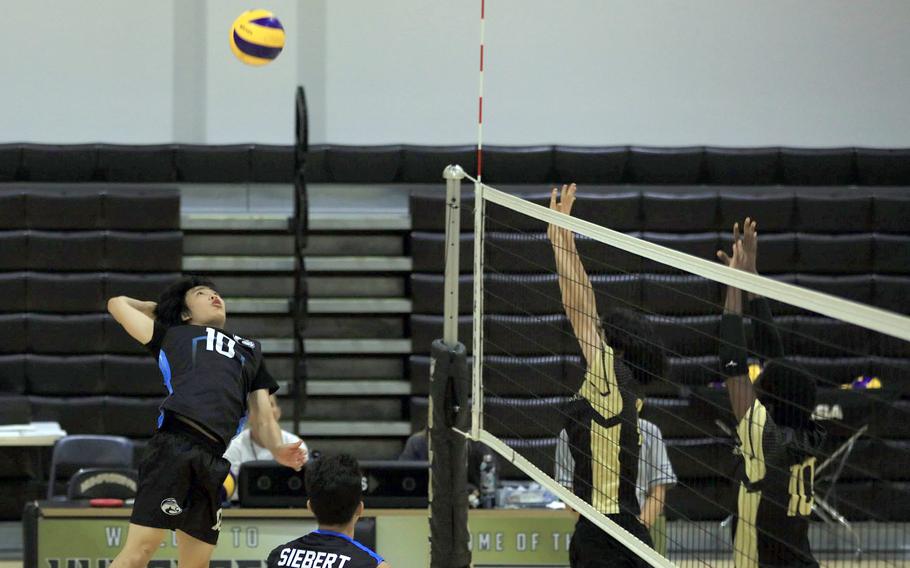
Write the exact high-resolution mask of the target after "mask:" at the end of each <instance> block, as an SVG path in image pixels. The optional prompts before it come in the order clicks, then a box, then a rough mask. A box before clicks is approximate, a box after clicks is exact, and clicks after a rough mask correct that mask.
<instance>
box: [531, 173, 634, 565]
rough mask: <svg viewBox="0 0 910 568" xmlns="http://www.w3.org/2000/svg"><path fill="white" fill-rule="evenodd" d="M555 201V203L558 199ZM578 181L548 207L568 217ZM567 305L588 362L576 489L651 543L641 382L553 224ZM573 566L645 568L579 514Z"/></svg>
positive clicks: (571, 243)
mask: <svg viewBox="0 0 910 568" xmlns="http://www.w3.org/2000/svg"><path fill="white" fill-rule="evenodd" d="M557 198H558V199H557ZM574 201H575V184H572V185H570V186H565V185H564V186H563V187H562V194H561V196H560V195H559V192H558V191H557V190H556V189H555V188H554V189H553V192H552V194H551V196H550V208H551V209H553V210H555V211H559V212H561V213H565V214H567V215H570V214H571V212H572V205H573V203H574ZM547 236H548V237H549V238H550V242H551V243H552V245H553V253H554V255H555V257H556V268H557V272H558V274H559V288H560V291H561V293H562V303H563V307H564V309H565V312H566V316H567V317H568V318H569V322H570V323H571V324H572V330H573V331H574V332H575V338H576V339H577V340H578V343H579V345H580V346H581V351H582V354H583V355H584V360H585V363H586V365H587V371H586V373H585V379H584V383H583V384H582V386H581V388H580V389H579V390H578V393H577V394H576V396H575V399H574V400H573V402H572V403H571V405H570V409H569V410H568V412H567V414H569V420H568V423H567V424H566V432H567V433H568V436H569V450H570V451H571V453H572V457H573V458H574V460H575V473H574V479H573V491H574V492H575V494H576V495H578V496H579V497H581V498H582V499H584V500H585V501H586V502H588V503H590V504H591V505H592V506H593V507H594V508H595V509H597V510H598V511H599V512H601V513H603V514H604V515H606V516H607V517H608V518H610V519H611V520H613V521H614V522H616V523H617V524H618V525H619V526H621V527H622V528H624V529H625V530H627V531H628V532H630V533H631V534H632V535H633V536H635V537H637V538H638V539H639V540H641V541H642V542H643V543H645V544H646V545H647V546H652V544H651V538H650V536H649V535H648V531H647V529H646V528H645V526H644V524H642V522H641V521H640V520H639V516H638V514H639V510H640V509H639V505H638V500H637V497H636V495H635V483H636V479H637V477H638V455H639V449H640V432H639V430H638V408H637V406H636V401H637V398H638V396H637V392H638V389H637V385H636V384H635V382H636V381H635V378H634V377H633V374H632V372H631V370H630V369H629V368H628V367H627V366H626V365H625V364H624V363H623V362H622V361H621V360H620V359H619V358H618V357H617V356H616V353H615V351H614V346H611V345H609V344H608V343H607V340H606V336H605V334H604V328H603V327H604V326H603V325H602V322H601V321H600V320H599V319H598V315H597V314H598V312H597V305H596V299H595V297H594V289H593V288H592V287H591V281H590V279H589V278H588V275H587V273H586V272H585V268H584V265H583V264H582V262H581V258H580V257H579V255H578V250H577V248H576V246H575V236H574V234H573V233H572V231H569V230H567V229H562V228H559V227H557V226H555V225H550V227H549V228H548V230H547ZM569 561H570V563H571V565H572V566H573V568H581V567H585V568H586V567H594V566H598V567H600V566H610V567H614V566H623V567H626V566H629V567H633V566H635V567H637V566H642V567H644V566H647V564H646V563H645V562H644V561H643V560H641V559H640V558H639V557H638V556H637V555H636V554H635V553H633V552H632V551H631V550H629V549H628V548H626V547H625V546H623V545H622V544H620V543H619V542H617V541H616V540H615V539H614V538H613V537H611V536H610V535H608V534H607V533H605V532H604V531H603V530H601V529H600V528H599V527H598V526H597V525H595V524H593V523H592V522H590V521H589V520H588V519H586V518H585V517H583V516H582V517H579V519H578V522H577V523H576V525H575V533H574V534H573V536H572V543H571V546H570V548H569Z"/></svg>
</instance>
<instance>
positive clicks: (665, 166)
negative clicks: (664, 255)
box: [625, 146, 704, 230]
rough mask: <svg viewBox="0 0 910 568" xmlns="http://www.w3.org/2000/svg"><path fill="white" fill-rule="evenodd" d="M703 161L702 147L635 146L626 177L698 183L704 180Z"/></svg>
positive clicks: (646, 181) (650, 181)
mask: <svg viewBox="0 0 910 568" xmlns="http://www.w3.org/2000/svg"><path fill="white" fill-rule="evenodd" d="M703 160H704V148H702V147H700V146H693V147H683V148H658V147H645V146H632V147H631V148H629V158H628V161H627V162H626V171H625V178H626V180H627V181H628V182H630V183H643V184H689V185H694V184H697V183H699V181H700V179H701V176H702V164H703ZM655 230H659V229H655Z"/></svg>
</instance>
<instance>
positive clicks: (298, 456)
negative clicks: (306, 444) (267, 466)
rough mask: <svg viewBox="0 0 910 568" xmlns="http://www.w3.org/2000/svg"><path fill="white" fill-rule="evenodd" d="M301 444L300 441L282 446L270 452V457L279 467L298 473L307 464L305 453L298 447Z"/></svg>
mask: <svg viewBox="0 0 910 568" xmlns="http://www.w3.org/2000/svg"><path fill="white" fill-rule="evenodd" d="M301 444H303V442H302V441H300V440H297V441H296V442H291V443H290V444H282V445H280V446H278V448H277V449H276V450H275V451H274V452H272V456H273V457H274V458H275V461H277V462H278V463H280V464H281V465H285V466H287V467H289V468H291V469H293V470H294V471H300V469H301V468H302V467H303V466H304V465H306V462H307V452H306V450H304V449H303V448H301V447H300V445H301Z"/></svg>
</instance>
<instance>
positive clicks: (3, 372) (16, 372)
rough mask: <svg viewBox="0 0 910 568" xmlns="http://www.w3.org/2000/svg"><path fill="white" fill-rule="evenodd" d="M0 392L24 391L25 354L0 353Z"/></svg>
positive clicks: (17, 392) (19, 392)
mask: <svg viewBox="0 0 910 568" xmlns="http://www.w3.org/2000/svg"><path fill="white" fill-rule="evenodd" d="M0 317H2V316H0ZM0 393H3V394H24V393H25V355H22V354H15V355H0Z"/></svg>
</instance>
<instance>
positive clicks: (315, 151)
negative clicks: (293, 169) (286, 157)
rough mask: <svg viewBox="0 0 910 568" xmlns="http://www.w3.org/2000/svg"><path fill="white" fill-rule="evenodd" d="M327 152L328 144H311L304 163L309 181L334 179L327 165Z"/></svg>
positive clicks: (317, 181) (320, 181) (322, 181)
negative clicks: (330, 175)
mask: <svg viewBox="0 0 910 568" xmlns="http://www.w3.org/2000/svg"><path fill="white" fill-rule="evenodd" d="M326 152H327V146H326V145H325V144H311V145H310V147H309V148H308V149H307V152H306V163H305V164H304V167H305V171H306V181H307V183H326V182H330V181H332V180H331V178H329V173H328V170H327V169H326V165H325V155H326Z"/></svg>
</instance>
